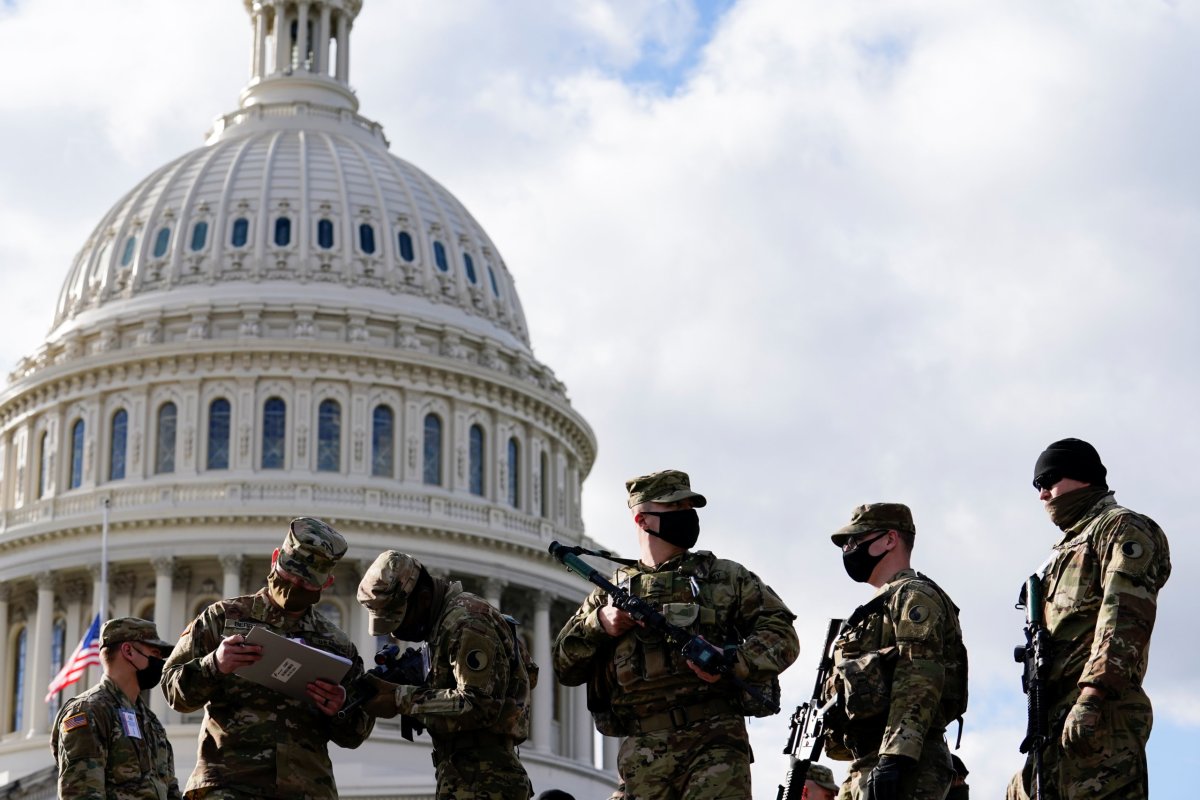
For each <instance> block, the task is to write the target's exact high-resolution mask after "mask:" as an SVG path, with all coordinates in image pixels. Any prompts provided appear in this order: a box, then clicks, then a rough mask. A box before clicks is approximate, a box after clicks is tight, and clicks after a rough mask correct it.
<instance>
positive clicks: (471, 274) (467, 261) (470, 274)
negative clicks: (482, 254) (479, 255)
mask: <svg viewBox="0 0 1200 800" xmlns="http://www.w3.org/2000/svg"><path fill="white" fill-rule="evenodd" d="M462 256H463V268H464V269H466V271H467V280H469V281H470V282H471V283H472V284H475V283H479V279H478V278H476V277H475V262H474V261H472V260H471V256H470V254H468V253H463V254H462Z"/></svg>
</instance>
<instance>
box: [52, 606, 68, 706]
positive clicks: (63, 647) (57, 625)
mask: <svg viewBox="0 0 1200 800" xmlns="http://www.w3.org/2000/svg"><path fill="white" fill-rule="evenodd" d="M66 655H67V623H66V620H62V619H56V620H55V621H54V630H52V631H51V632H50V677H51V678H53V677H54V676H55V675H57V674H58V673H59V670H61V669H62V668H63V659H64V658H66ZM61 704H62V692H55V693H54V696H53V697H51V698H50V703H49V705H50V711H49V712H48V714H49V716H54V717H56V716H58V707H59V706H60V705H61Z"/></svg>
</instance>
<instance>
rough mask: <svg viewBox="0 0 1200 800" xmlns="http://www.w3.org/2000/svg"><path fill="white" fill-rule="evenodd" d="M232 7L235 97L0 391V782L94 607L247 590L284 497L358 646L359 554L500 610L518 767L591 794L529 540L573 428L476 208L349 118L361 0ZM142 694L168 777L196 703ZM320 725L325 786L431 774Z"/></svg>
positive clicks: (105, 251) (576, 486)
mask: <svg viewBox="0 0 1200 800" xmlns="http://www.w3.org/2000/svg"><path fill="white" fill-rule="evenodd" d="M245 5H246V10H247V12H248V13H249V16H250V21H251V32H252V35H251V42H252V48H251V65H252V77H251V80H250V82H249V84H248V85H247V86H246V88H245V89H244V90H243V92H242V94H241V97H240V102H239V107H238V109H237V110H236V111H234V112H233V113H230V114H226V115H224V116H223V117H221V118H219V119H218V120H217V122H216V124H215V126H214V128H213V130H212V131H210V133H209V135H208V137H207V140H206V143H205V146H203V147H201V148H199V149H197V150H194V151H192V152H190V153H187V154H185V155H183V156H181V157H180V158H178V159H176V160H174V161H172V162H171V163H169V164H167V165H165V166H163V167H161V168H159V169H157V170H155V171H154V172H153V173H152V174H151V175H150V176H149V177H147V178H146V179H145V180H144V181H142V182H141V183H140V184H138V185H137V186H135V187H134V188H133V189H132V190H131V191H130V192H128V193H127V194H126V195H125V196H124V197H122V198H121V199H120V200H119V201H118V202H117V203H116V204H115V205H114V206H113V207H112V209H111V210H110V211H109V212H108V213H107V214H106V215H105V216H104V218H103V219H102V220H100V223H99V224H98V225H97V226H96V228H95V230H94V232H93V233H92V235H91V236H90V237H89V239H88V240H87V242H86V243H85V244H84V246H83V247H82V249H81V250H80V252H79V254H78V256H77V257H76V259H75V262H74V264H73V265H72V267H71V269H70V272H69V274H68V275H67V278H66V280H65V282H64V284H63V288H62V292H61V294H60V297H59V299H58V304H57V306H56V307H55V309H54V310H53V315H54V316H53V325H52V328H51V331H50V333H49V335H48V337H47V339H46V342H45V344H44V345H43V346H42V347H41V348H40V349H39V350H38V351H37V353H35V354H33V355H32V356H30V357H27V358H25V359H23V360H22V361H21V362H20V363H19V364H18V365H17V367H16V369H15V370H14V372H13V373H12V374H11V375H10V376H9V383H8V385H7V387H6V388H5V389H4V391H3V393H2V394H0V619H3V620H7V621H8V626H7V630H6V632H4V634H3V635H0V783H3V782H5V781H15V780H17V779H20V778H22V777H23V776H26V775H29V774H30V773H34V772H36V771H37V770H39V769H42V768H44V767H46V766H47V765H48V764H49V763H50V754H49V747H48V725H49V723H50V722H52V721H53V718H54V714H55V711H56V709H57V706H58V704H59V703H61V701H62V699H63V698H61V697H54V698H52V699H51V701H50V702H49V703H47V702H45V701H44V700H43V698H44V696H45V694H46V689H47V685H48V683H49V680H50V678H51V677H52V676H53V674H54V673H56V672H57V671H58V668H59V667H60V666H61V664H62V662H63V659H64V658H66V657H68V656H69V653H70V650H71V649H73V648H74V646H75V644H76V643H77V642H78V641H79V638H80V636H81V635H82V632H83V631H84V630H85V629H86V626H87V624H88V622H89V621H90V620H91V618H92V616H93V615H94V614H95V613H96V610H97V609H98V608H100V606H101V605H102V604H104V603H106V605H107V608H106V609H104V610H105V612H106V615H107V616H108V617H113V616H123V615H136V616H141V617H146V618H151V619H154V620H155V621H156V622H157V623H158V626H159V631H160V633H162V634H163V635H164V636H168V637H169V635H170V634H172V633H176V632H178V631H180V630H182V629H183V627H184V626H185V625H186V624H187V622H188V621H189V620H190V619H191V618H192V617H193V616H194V615H195V614H196V613H197V612H198V611H199V610H200V609H202V608H203V607H204V606H205V605H207V604H208V603H211V602H212V601H214V600H216V599H219V598H221V597H229V596H234V595H238V594H242V593H246V592H252V591H255V590H256V589H257V588H258V587H259V586H261V585H262V584H263V582H264V579H265V576H266V573H267V569H268V565H269V559H270V555H271V552H272V550H273V548H275V547H276V546H277V545H278V544H279V542H280V541H281V540H282V538H283V533H284V531H285V530H286V525H287V521H288V520H289V519H290V518H292V517H295V516H301V515H309V516H316V517H320V518H322V519H325V520H327V521H329V522H330V523H332V524H333V525H334V526H335V527H337V528H338V529H339V530H340V531H341V532H342V533H343V534H345V536H346V538H347V540H348V542H349V544H350V550H349V553H348V554H347V557H346V558H345V559H344V560H343V561H342V563H341V564H340V565H339V567H338V572H337V574H336V582H335V583H334V585H333V587H332V588H331V589H330V590H328V591H326V592H325V595H324V596H323V601H322V605H323V610H324V611H325V612H326V613H327V614H329V615H330V616H332V617H333V618H334V619H335V620H337V621H338V622H339V623H340V624H341V626H342V627H343V628H344V629H345V630H346V631H347V632H348V633H349V634H350V635H351V637H352V638H353V639H354V640H355V641H356V642H357V644H358V647H359V649H360V650H361V651H363V653H364V655H365V657H366V658H367V660H368V662H369V660H370V654H371V653H373V652H374V650H375V649H376V646H377V644H378V643H377V642H376V641H375V639H374V638H373V637H371V636H370V635H369V634H368V632H367V617H366V614H365V612H364V611H363V610H362V609H361V608H360V607H359V606H358V605H357V603H356V602H355V600H354V591H355V587H356V586H357V583H358V580H359V578H360V577H361V574H362V572H363V571H364V570H365V569H366V567H367V566H368V565H369V564H370V563H371V562H372V561H373V559H374V558H375V556H376V555H377V554H378V553H379V552H380V551H382V550H385V549H389V548H393V549H398V550H403V551H405V552H409V553H412V554H414V555H415V556H417V557H418V558H419V559H420V560H421V561H422V562H423V563H425V564H426V565H427V566H428V567H429V568H430V569H431V570H432V571H434V572H436V573H438V574H442V575H447V576H450V577H453V578H455V579H459V580H462V581H463V582H464V584H465V585H466V586H467V588H468V589H470V590H472V591H475V592H477V593H479V594H481V595H483V596H485V597H487V598H488V599H489V600H490V601H492V602H493V603H495V604H496V605H498V606H499V607H500V608H501V609H503V610H504V611H505V612H507V613H509V614H512V615H513V616H515V617H517V618H518V619H520V620H521V621H522V622H523V623H524V625H523V627H522V632H523V635H525V636H526V638H527V641H528V643H529V645H530V648H531V650H532V652H533V654H534V658H535V660H536V661H537V662H538V663H539V664H541V665H543V669H542V672H541V680H540V682H539V684H538V686H537V688H536V689H535V696H534V704H533V733H532V738H531V740H530V741H529V742H527V743H526V744H525V745H524V746H523V748H522V750H521V755H522V760H523V761H524V762H525V763H526V765H527V768H528V770H529V772H530V775H531V777H532V778H533V780H534V785H535V788H536V789H537V791H542V790H544V789H546V788H552V787H558V788H564V789H567V790H569V791H572V792H573V793H574V794H576V795H577V796H579V797H599V796H605V795H606V794H607V792H608V791H609V789H610V787H611V785H612V782H613V779H612V763H613V756H614V753H613V752H612V747H611V745H608V746H606V747H604V748H601V749H602V750H603V751H604V752H597V751H596V746H595V737H594V734H593V730H592V726H591V718H590V716H589V715H588V713H587V709H586V701H585V698H584V696H583V692H582V690H578V689H570V690H568V689H566V688H565V687H560V686H558V685H557V684H556V683H555V681H554V679H553V672H552V670H551V669H550V668H549V666H550V646H551V641H552V639H553V636H554V634H555V633H556V632H557V630H558V628H559V627H560V626H561V624H562V622H563V621H564V620H565V619H566V617H567V616H568V615H569V614H570V613H571V611H573V610H574V608H575V607H576V606H577V605H578V602H579V600H580V599H581V598H582V596H583V594H584V588H585V587H583V586H581V585H580V583H579V582H578V581H577V579H575V578H573V577H572V576H570V575H568V574H567V573H566V572H565V571H563V570H562V569H561V567H560V566H559V565H558V564H556V563H555V562H553V561H552V560H551V559H550V557H549V556H548V554H547V545H548V544H549V543H550V542H551V541H552V540H555V539H559V540H563V541H567V542H571V543H579V542H585V543H586V538H585V536H584V531H583V525H582V521H581V516H580V491H581V484H582V481H583V480H584V478H585V477H586V475H587V474H588V471H589V470H590V468H591V465H592V463H593V460H594V458H595V450H596V442H595V437H594V436H593V434H592V431H591V429H590V428H589V426H588V425H587V423H586V421H585V420H584V419H583V418H582V417H581V416H580V415H579V414H578V413H577V412H576V411H575V410H574V409H573V408H572V406H571V404H570V402H569V400H568V398H567V396H566V393H565V388H564V386H563V384H562V383H561V382H560V381H559V380H558V379H557V378H556V377H555V376H554V373H553V372H552V371H551V370H550V369H549V368H548V367H547V366H545V365H544V364H541V363H539V362H538V361H537V359H536V358H534V356H533V352H532V350H531V347H530V341H529V335H528V332H527V330H526V325H525V318H524V313H523V311H522V309H521V304H520V300H519V298H518V296H517V293H516V291H515V287H514V284H513V280H512V276H511V275H510V273H509V270H508V268H507V265H506V264H505V263H504V261H503V259H502V258H501V257H500V254H499V252H498V250H497V249H496V247H495V245H494V244H493V243H492V242H491V240H490V239H489V238H488V235H487V233H486V232H485V231H484V230H483V228H482V227H480V225H479V224H478V223H477V222H476V221H475V220H474V219H473V218H472V217H471V215H470V214H469V213H468V212H467V210H466V209H465V208H464V207H463V206H462V204H461V203H459V202H458V201H457V200H456V199H455V198H454V197H453V195H451V194H450V193H449V192H448V191H447V190H446V189H444V188H443V187H442V186H440V185H439V184H438V183H436V182H435V181H434V180H433V179H431V178H430V177H429V176H428V175H426V174H425V173H423V172H421V171H420V170H419V169H417V168H416V167H414V166H412V165H411V164H409V163H407V162H405V161H403V160H401V159H399V158H397V157H395V156H393V155H392V154H391V153H390V152H389V151H388V142H387V140H386V138H385V137H384V135H383V131H382V130H381V128H380V126H379V125H378V124H377V123H374V122H372V121H371V120H369V119H367V118H365V117H363V116H361V115H359V113H358V100H357V98H356V96H355V95H354V93H353V91H352V90H351V88H350V83H349V66H350V34H351V30H352V28H353V24H354V21H355V18H356V16H357V14H358V12H359V10H360V7H361V0H308V1H307V2H305V1H304V0H301V1H300V2H296V1H295V0H286V1H285V0H253V1H252V0H246V2H245ZM106 526H107V530H108V532H109V533H108V537H107V543H108V545H107V553H108V560H107V565H108V566H107V573H106V574H107V586H105V585H102V584H103V582H102V581H101V575H102V570H101V532H102V530H104V529H105V528H106ZM104 598H106V600H105V599H104ZM92 673H93V674H92V675H91V676H90V678H91V679H92V680H93V681H94V680H95V679H97V678H98V671H97V670H94V669H93V670H92ZM83 688H85V686H84V684H83V683H80V684H78V685H76V686H75V687H72V688H71V689H69V690H68V691H70V692H74V691H77V690H81V689H83ZM152 705H153V707H154V708H155V710H156V711H157V713H158V714H159V716H160V718H162V719H163V720H164V722H165V723H166V725H167V730H168V733H169V734H170V736H171V738H172V742H173V745H174V747H175V752H176V758H177V770H178V772H179V774H180V776H181V780H182V779H186V776H187V775H188V773H189V772H190V770H191V766H192V764H193V763H194V759H195V750H196V736H197V732H198V727H197V724H196V723H197V721H198V716H196V715H180V714H178V713H176V712H174V711H170V710H168V709H167V707H166V705H165V702H164V701H163V699H162V697H161V695H160V694H159V693H158V692H155V693H154V694H153V699H152ZM332 749H333V758H334V762H335V766H336V770H337V778H338V784H339V788H340V789H341V793H342V794H343V796H347V797H372V798H376V797H377V798H418V797H432V788H433V775H432V769H431V768H430V761H429V745H428V740H427V739H425V740H424V741H421V740H418V742H417V743H415V744H410V743H408V742H405V741H404V740H402V739H401V738H400V735H399V729H398V726H394V725H393V724H391V722H390V721H381V723H380V724H379V725H378V726H377V728H376V732H375V734H374V735H373V736H372V738H371V739H370V740H369V741H368V742H367V743H366V744H365V745H363V746H362V747H361V748H359V749H357V750H353V751H346V750H339V749H337V748H336V747H335V748H332Z"/></svg>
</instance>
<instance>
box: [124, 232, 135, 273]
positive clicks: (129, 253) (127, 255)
mask: <svg viewBox="0 0 1200 800" xmlns="http://www.w3.org/2000/svg"><path fill="white" fill-rule="evenodd" d="M136 247H137V237H136V236H130V237H129V238H128V239H126V240H125V249H124V250H122V251H121V266H122V267H128V266H129V262H131V261H133V251H134V248H136Z"/></svg>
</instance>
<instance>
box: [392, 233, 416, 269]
mask: <svg viewBox="0 0 1200 800" xmlns="http://www.w3.org/2000/svg"><path fill="white" fill-rule="evenodd" d="M396 240H397V244H399V245H400V257H401V258H403V259H404V260H405V261H407V262H408V263H410V264H411V263H412V261H413V259H414V258H416V257H417V256H416V253H414V252H413V241H412V236H410V235H409V233H408V231H400V235H399V236H397V237H396Z"/></svg>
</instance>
